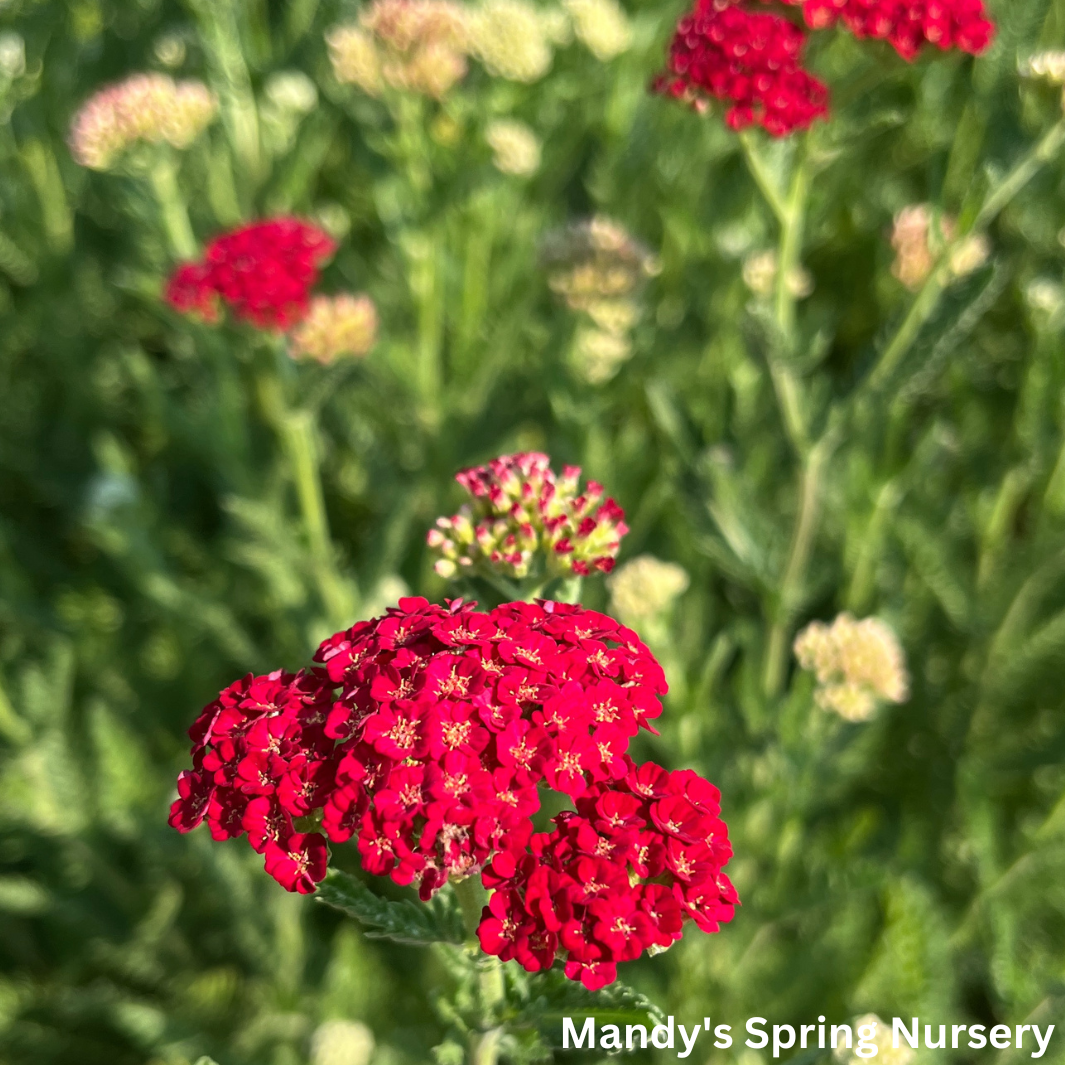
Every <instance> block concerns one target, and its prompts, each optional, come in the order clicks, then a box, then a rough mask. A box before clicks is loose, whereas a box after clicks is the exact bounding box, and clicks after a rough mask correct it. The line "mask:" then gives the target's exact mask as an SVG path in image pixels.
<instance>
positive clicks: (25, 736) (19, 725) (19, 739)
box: [0, 677, 32, 746]
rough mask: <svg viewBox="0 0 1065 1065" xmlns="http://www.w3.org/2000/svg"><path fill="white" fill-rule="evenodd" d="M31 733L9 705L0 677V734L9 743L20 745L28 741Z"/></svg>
mask: <svg viewBox="0 0 1065 1065" xmlns="http://www.w3.org/2000/svg"><path fill="white" fill-rule="evenodd" d="M31 735H32V733H31V732H30V728H29V726H28V725H27V724H26V722H25V721H23V720H22V718H21V717H19V715H18V714H17V713H15V708H14V707H13V706H12V705H11V700H10V699H9V698H8V697H7V691H6V689H5V688H4V683H3V678H2V677H0V736H4V737H6V738H7V739H8V740H10V742H11V743H13V744H16V745H18V746H22V745H23V744H25V743H29V741H30V737H31Z"/></svg>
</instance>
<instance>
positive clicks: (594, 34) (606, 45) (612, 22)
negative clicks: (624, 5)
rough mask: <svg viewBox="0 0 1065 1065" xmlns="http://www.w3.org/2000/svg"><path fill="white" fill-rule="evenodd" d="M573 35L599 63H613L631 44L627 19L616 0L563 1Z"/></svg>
mask: <svg viewBox="0 0 1065 1065" xmlns="http://www.w3.org/2000/svg"><path fill="white" fill-rule="evenodd" d="M563 7H565V9H566V11H568V12H569V17H570V18H571V19H572V20H573V32H574V34H575V35H576V37H577V40H579V41H580V42H581V43H582V44H583V45H584V46H585V47H586V48H587V49H588V50H589V51H590V52H591V53H592V55H594V56H595V58H596V59H598V60H600V61H601V62H606V61H607V60H610V59H613V58H614V57H615V56H617V55H620V54H621V53H622V52H625V51H627V50H628V48H629V47H630V45H631V44H632V27H631V26H630V25H629V20H628V16H627V15H626V14H625V12H624V11H623V10H622V9H621V7H620V5H619V4H618V3H617V2H616V0H563Z"/></svg>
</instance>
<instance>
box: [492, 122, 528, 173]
mask: <svg viewBox="0 0 1065 1065" xmlns="http://www.w3.org/2000/svg"><path fill="white" fill-rule="evenodd" d="M484 139H485V140H486V141H487V142H488V145H489V147H490V148H491V149H492V151H493V152H494V155H493V157H492V165H493V166H495V168H496V169H497V170H499V171H500V172H502V173H504V174H512V175H514V176H515V177H528V176H529V175H530V174H535V173H536V171H537V170H539V168H540V140H539V138H538V137H537V136H536V134H535V133H533V131H532V130H531V129H530V128H529V127H528V126H527V125H525V123H524V122H519V121H518V120H517V119H513V118H499V119H496V120H495V121H494V122H489V123H488V127H487V128H486V129H485V132H484Z"/></svg>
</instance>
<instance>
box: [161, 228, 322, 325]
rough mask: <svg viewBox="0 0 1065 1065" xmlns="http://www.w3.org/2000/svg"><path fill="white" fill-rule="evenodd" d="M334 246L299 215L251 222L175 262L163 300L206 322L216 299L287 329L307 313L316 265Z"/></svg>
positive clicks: (246, 316) (214, 313)
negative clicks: (196, 256)
mask: <svg viewBox="0 0 1065 1065" xmlns="http://www.w3.org/2000/svg"><path fill="white" fill-rule="evenodd" d="M335 251H336V244H335V242H334V241H333V240H332V238H331V237H329V236H328V235H327V234H326V233H325V232H323V231H322V230H321V229H319V228H318V227H317V226H314V225H311V224H310V223H309V222H304V221H302V220H300V219H298V218H287V217H283V218H269V219H266V220H264V221H261V222H253V223H252V224H251V225H247V226H242V227H241V228H240V229H235V230H233V231H232V232H230V233H224V234H223V235H222V236H220V237H216V238H215V239H214V240H213V241H211V243H210V244H208V245H207V249H206V251H205V252H204V257H203V259H202V261H200V262H198V263H183V264H182V265H180V266H179V267H178V268H177V269H176V270H175V271H174V273H173V275H172V277H171V278H170V282H169V284H168V285H167V290H166V299H167V302H168V303H170V304H171V306H173V307H175V308H176V309H177V310H179V311H182V312H185V313H188V312H190V311H192V312H195V313H197V314H200V315H202V316H203V317H204V318H206V319H207V320H208V321H214V320H215V319H216V318H217V317H218V301H219V299H221V300H222V302H224V303H225V304H227V305H228V306H229V307H230V308H232V310H233V313H234V314H235V315H236V316H237V317H238V318H240V319H243V320H244V321H248V322H251V323H252V324H253V325H255V326H257V327H258V328H259V329H288V328H290V327H291V326H293V325H295V324H296V323H297V322H299V321H300V320H301V319H302V318H303V317H304V316H305V315H306V313H307V310H308V307H309V305H310V293H311V289H312V288H313V287H314V285H315V283H316V282H317V280H318V271H319V268H320V267H321V265H322V264H323V263H324V262H325V261H326V260H327V259H328V258H329V257H330V256H331V255H332V254H333V253H334V252H335Z"/></svg>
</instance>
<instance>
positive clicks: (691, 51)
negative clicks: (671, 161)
mask: <svg viewBox="0 0 1065 1065" xmlns="http://www.w3.org/2000/svg"><path fill="white" fill-rule="evenodd" d="M804 43H805V38H804V35H803V32H802V30H800V29H799V28H798V27H797V26H795V25H793V24H792V23H790V22H788V20H787V19H784V18H781V17H779V16H777V15H766V14H752V13H751V12H749V11H747V10H745V9H744V8H743V7H740V6H738V5H736V4H734V3H730V4H722V3H720V0H698V2H697V3H696V5H695V9H694V11H692V12H691V14H688V15H685V16H684V18H682V19H681V20H680V22H679V23H678V25H677V32H676V34H675V36H674V37H673V43H672V44H671V45H670V49H669V72H668V73H667V74H664V75H662V76H661V77H660V78H659V79H658V81H657V82H656V88H657V89H658V90H659V91H663V92H669V93H670V94H672V95H673V96H675V97H678V98H684V99H689V100H691V101H692V102H694V103H696V104H701V103H703V102H704V101H705V99H706V97H712V98H713V99H715V100H721V101H724V102H727V103H729V104H730V105H731V106H730V107H729V108H728V110H727V111H726V112H725V121H726V122H727V123H728V125H729V126H730V127H731V128H732V129H735V130H740V129H745V128H746V127H747V126H750V125H752V124H755V123H757V124H759V125H761V126H763V127H764V128H765V129H766V130H767V131H768V132H769V133H772V134H773V135H774V136H778V137H779V136H783V135H784V134H787V133H792V132H794V131H795V130H797V129H805V128H806V127H807V126H809V125H810V123H811V122H813V120H814V119H815V118H819V117H822V116H823V115H826V114H827V113H828V90H827V89H826V88H825V86H824V85H823V84H822V83H821V82H819V81H818V80H817V79H816V78H813V77H811V76H810V75H809V74H808V73H807V72H806V71H805V70H803V69H802V65H801V64H802V50H803V45H804Z"/></svg>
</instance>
